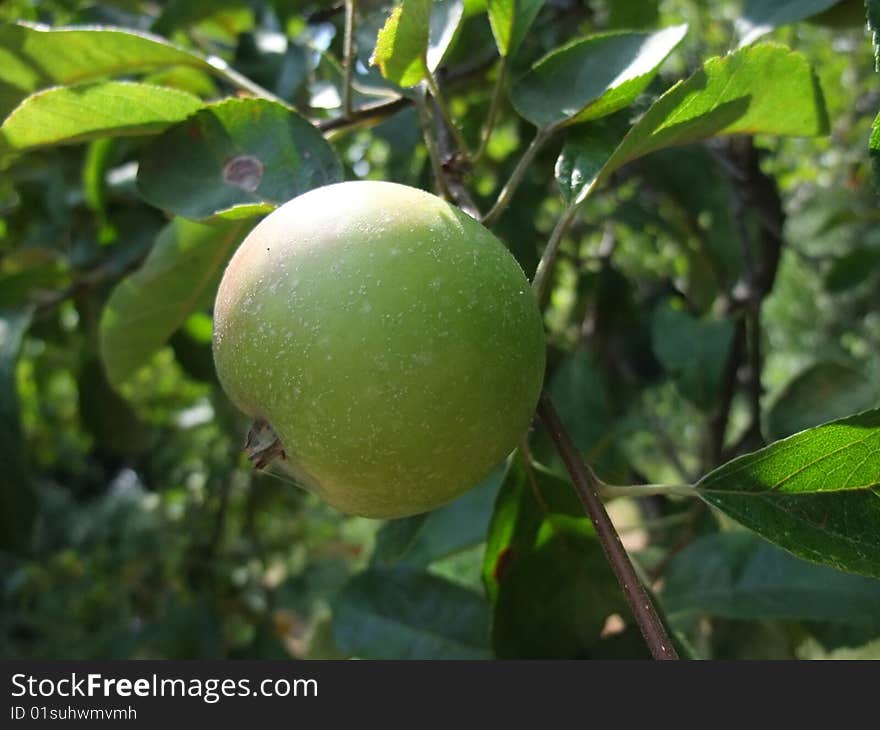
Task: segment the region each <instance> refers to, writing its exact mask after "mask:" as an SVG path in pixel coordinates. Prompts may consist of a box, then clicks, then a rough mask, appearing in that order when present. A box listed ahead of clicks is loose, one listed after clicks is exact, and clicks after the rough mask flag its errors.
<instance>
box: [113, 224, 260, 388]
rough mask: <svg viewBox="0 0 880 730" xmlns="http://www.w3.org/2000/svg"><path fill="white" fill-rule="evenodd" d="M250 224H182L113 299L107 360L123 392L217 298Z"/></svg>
mask: <svg viewBox="0 0 880 730" xmlns="http://www.w3.org/2000/svg"><path fill="white" fill-rule="evenodd" d="M250 228H251V223H250V222H248V221H222V222H220V221H218V222H216V223H214V224H211V225H205V224H201V223H194V222H192V221H188V220H185V219H183V218H176V219H174V220H173V221H172V222H171V223H169V224H168V225H167V226H166V227H165V228H164V229H163V230H162V232H161V233H160V234H159V236H158V238H157V239H156V243H155V245H154V246H153V249H152V251H151V252H150V255H149V256H148V257H147V260H146V261H145V262H144V264H143V266H141V268H140V269H138V270H137V271H136V272H134V273H133V274H131V275H130V276H128V277H126V278H125V279H124V280H123V281H122V282H121V283H120V284H119V285H118V286H117V287H116V288H115V289H114V290H113V293H112V294H111V295H110V298H109V300H108V301H107V304H106V306H105V307H104V312H103V314H102V316H101V327H100V334H101V354H102V357H103V360H104V366H105V368H106V369H107V376H108V378H109V380H110V382H111V384H113V385H114V386H116V387H118V386H119V385H121V384H122V383H123V382H125V380H127V379H128V378H129V376H131V375H132V374H133V373H134V372H135V371H136V370H137V369H138V368H139V367H140V366H141V365H143V364H145V363H146V362H147V360H148V359H149V357H150V355H152V354H153V353H154V352H155V351H156V350H157V349H159V348H160V347H161V346H162V345H164V344H165V342H167V340H168V338H169V337H171V335H172V333H173V332H174V331H175V330H176V329H177V328H178V327H180V326H181V325H182V324H183V323H184V321H185V320H186V318H187V317H188V316H189V315H190V314H191V313H192V312H194V311H196V310H197V309H199V308H201V307H203V306H206V305H207V304H208V303H209V302H210V301H211V298H212V297H213V295H214V292H215V290H216V287H217V285H218V283H219V281H220V277H221V276H222V273H223V267H224V266H225V264H226V262H227V260H228V259H229V257H230V256H231V255H232V252H233V251H234V250H235V247H236V246H237V245H238V244H239V243H240V242H241V240H242V239H243V238H244V236H245V234H246V233H247V232H248V231H249V230H250Z"/></svg>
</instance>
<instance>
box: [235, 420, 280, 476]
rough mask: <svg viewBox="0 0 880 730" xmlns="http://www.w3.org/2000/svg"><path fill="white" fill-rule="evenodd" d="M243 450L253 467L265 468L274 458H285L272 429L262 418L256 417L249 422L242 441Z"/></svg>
mask: <svg viewBox="0 0 880 730" xmlns="http://www.w3.org/2000/svg"><path fill="white" fill-rule="evenodd" d="M244 451H245V453H246V454H247V457H248V459H250V462H251V464H253V465H254V468H255V469H265V468H266V467H267V466H269V464H270V463H272V462H273V461H274V460H275V459H286V458H287V455H286V454H285V453H284V447H283V446H282V445H281V441H280V440H279V439H278V436H276V435H275V431H274V429H273V428H272V426H271V425H270V424H269V422H268V421H266V420H265V419H263V418H258V419H256V420H255V421H254V422H253V423H252V424H251V427H250V430H248V433H247V437H246V439H245V442H244Z"/></svg>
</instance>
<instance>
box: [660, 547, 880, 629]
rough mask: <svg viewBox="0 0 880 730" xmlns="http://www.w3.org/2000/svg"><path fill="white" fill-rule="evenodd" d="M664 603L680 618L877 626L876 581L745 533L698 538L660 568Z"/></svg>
mask: <svg viewBox="0 0 880 730" xmlns="http://www.w3.org/2000/svg"><path fill="white" fill-rule="evenodd" d="M663 578H664V588H663V593H662V599H663V607H664V608H665V610H666V611H667V613H668V614H669V615H670V618H671V619H672V620H673V621H674V620H675V619H676V618H677V617H679V616H686V615H692V614H709V615H711V616H721V617H723V618H729V619H738V620H747V621H755V620H765V619H791V620H802V621H829V622H835V623H844V624H849V625H854V626H865V627H870V628H873V629H875V630H880V581H878V580H876V579H874V578H865V577H863V576H858V575H849V574H847V573H841V572H840V571H839V570H834V569H833V568H828V567H826V566H824V565H816V564H815V563H809V562H806V561H804V560H800V559H799V558H796V557H794V556H793V555H791V554H790V553H787V552H785V551H784V550H780V549H779V548H777V547H775V546H774V545H771V544H770V543H768V542H765V541H764V540H762V539H761V538H760V537H758V536H756V535H754V534H752V533H750V532H745V531H736V532H722V533H718V534H715V535H708V536H706V537H702V538H700V539H699V540H697V541H696V542H693V543H692V544H691V545H689V546H688V547H687V548H685V549H684V550H682V551H681V552H680V553H678V554H677V555H676V556H675V557H674V558H673V559H672V561H671V562H670V563H669V566H668V567H667V569H666V571H665V572H664V574H663Z"/></svg>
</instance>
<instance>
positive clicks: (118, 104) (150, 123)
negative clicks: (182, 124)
mask: <svg viewBox="0 0 880 730" xmlns="http://www.w3.org/2000/svg"><path fill="white" fill-rule="evenodd" d="M201 106H202V102H201V100H200V99H199V98H198V97H196V96H193V95H192V94H187V93H186V92H184V91H178V90H176V89H169V88H167V87H164V86H151V85H150V84H138V83H133V82H127V81H106V82H99V83H96V84H87V85H83V86H60V87H57V88H53V89H46V90H45V91H39V92H37V93H36V94H34V95H32V96H29V97H28V98H27V99H25V100H24V101H23V102H22V103H21V104H20V105H19V106H18V107H17V108H16V109H15V111H13V112H12V114H10V115H9V116H8V117H7V118H6V120H5V121H4V122H3V126H0V152H8V151H10V150H25V149H29V148H33V147H43V146H46V145H55V144H73V143H76V142H84V141H87V140H90V139H97V138H99V137H121V136H135V135H143V134H153V133H155V132H159V131H161V130H162V129H164V128H165V127H167V126H168V125H169V124H173V123H174V122H179V121H180V120H182V119H186V117H188V116H189V115H190V114H192V113H193V112H194V111H196V110H197V109H198V108H199V107H201Z"/></svg>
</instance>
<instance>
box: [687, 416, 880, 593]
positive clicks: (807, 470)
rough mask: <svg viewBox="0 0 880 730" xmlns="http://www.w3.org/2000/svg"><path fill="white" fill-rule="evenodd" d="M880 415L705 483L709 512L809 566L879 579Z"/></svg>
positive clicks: (803, 436) (811, 435) (733, 464)
mask: <svg viewBox="0 0 880 730" xmlns="http://www.w3.org/2000/svg"><path fill="white" fill-rule="evenodd" d="M878 453H880V410H872V411H866V412H865V413H860V414H858V415H855V416H851V417H849V418H844V419H842V420H839V421H833V422H831V423H827V424H825V425H823V426H819V427H817V428H813V429H811V430H809V431H803V432H801V433H799V434H796V435H794V436H791V437H789V438H787V439H785V440H783V441H777V442H776V443H773V444H771V445H770V446H767V447H766V448H764V449H761V450H760V451H756V452H754V453H752V454H746V455H745V456H741V457H739V458H738V459H734V460H733V461H730V462H728V463H727V464H725V465H724V466H722V467H720V468H718V469H716V470H715V471H713V472H711V473H710V474H708V475H707V476H705V477H703V479H701V480H700V481H699V483H698V484H697V485H696V486H697V492H698V494H699V495H700V496H701V497H702V498H703V499H704V500H705V501H706V502H708V503H709V504H711V505H713V506H715V507H717V508H718V509H720V510H721V511H722V512H725V513H726V514H728V515H730V516H731V517H733V518H734V519H735V520H738V521H739V522H741V523H742V524H743V525H745V526H746V527H748V528H750V529H751V530H754V531H755V532H757V533H758V534H759V535H763V536H764V537H766V538H767V539H768V540H770V541H772V542H775V543H776V544H777V545H779V546H781V547H783V548H785V549H786V550H788V551H790V552H792V553H794V554H795V555H798V556H800V557H802V558H806V559H807V560H812V561H813V562H817V563H824V564H826V565H830V566H831V567H833V568H838V569H839V570H845V571H849V572H852V573H862V574H864V575H871V576H875V577H880V458H878Z"/></svg>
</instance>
